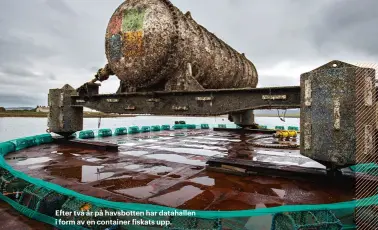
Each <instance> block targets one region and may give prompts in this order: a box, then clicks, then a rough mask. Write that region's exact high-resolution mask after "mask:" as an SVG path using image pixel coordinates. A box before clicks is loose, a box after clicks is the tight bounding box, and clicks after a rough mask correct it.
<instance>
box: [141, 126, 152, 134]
mask: <svg viewBox="0 0 378 230" xmlns="http://www.w3.org/2000/svg"><path fill="white" fill-rule="evenodd" d="M140 131H141V132H142V133H148V132H150V131H151V127H150V126H142V128H140Z"/></svg>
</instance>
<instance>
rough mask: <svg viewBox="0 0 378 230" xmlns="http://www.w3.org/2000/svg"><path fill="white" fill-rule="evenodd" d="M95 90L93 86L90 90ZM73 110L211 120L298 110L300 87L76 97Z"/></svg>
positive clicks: (73, 100) (72, 104) (73, 98)
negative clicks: (263, 111)
mask: <svg viewBox="0 0 378 230" xmlns="http://www.w3.org/2000/svg"><path fill="white" fill-rule="evenodd" d="M92 87H96V86H92ZM71 99H72V101H71V106H72V107H88V108H91V109H95V110H97V111H101V112H104V113H118V114H151V115H184V116H185V115H191V116H192V115H197V116H211V115H222V114H230V113H240V112H244V111H248V110H255V109H276V108H300V105H301V103H300V87H299V86H290V87H274V88H257V89H223V90H202V91H170V92H169V91H168V92H165V91H163V92H136V93H122V94H97V95H94V94H92V95H90V96H89V94H87V95H84V94H83V95H81V96H80V95H78V96H72V97H71Z"/></svg>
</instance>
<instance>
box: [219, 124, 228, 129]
mask: <svg viewBox="0 0 378 230" xmlns="http://www.w3.org/2000/svg"><path fill="white" fill-rule="evenodd" d="M218 128H222V129H225V128H227V125H225V124H219V125H218Z"/></svg>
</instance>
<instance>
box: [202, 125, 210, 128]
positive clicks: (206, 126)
mask: <svg viewBox="0 0 378 230" xmlns="http://www.w3.org/2000/svg"><path fill="white" fill-rule="evenodd" d="M201 129H210V127H209V124H201Z"/></svg>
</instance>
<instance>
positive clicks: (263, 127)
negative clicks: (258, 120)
mask: <svg viewBox="0 0 378 230" xmlns="http://www.w3.org/2000/svg"><path fill="white" fill-rule="evenodd" d="M259 128H260V129H268V126H266V125H260V126H259Z"/></svg>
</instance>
